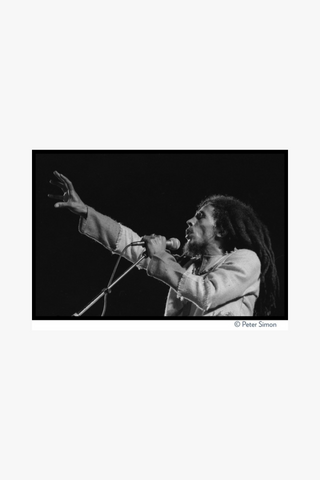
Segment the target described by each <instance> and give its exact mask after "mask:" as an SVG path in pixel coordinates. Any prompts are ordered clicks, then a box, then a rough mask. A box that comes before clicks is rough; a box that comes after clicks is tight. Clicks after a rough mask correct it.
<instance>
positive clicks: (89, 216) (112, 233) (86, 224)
mask: <svg viewBox="0 0 320 480" xmlns="http://www.w3.org/2000/svg"><path fill="white" fill-rule="evenodd" d="M79 232H80V233H82V234H84V235H86V236H87V237H89V238H92V239H93V240H95V241H97V242H98V243H101V244H102V245H103V246H104V247H106V248H108V249H109V250H112V251H113V250H115V249H116V247H117V240H118V238H119V234H120V224H119V223H118V222H116V221H115V220H113V219H112V218H111V217H108V216H107V215H102V214H101V213H99V212H96V211H95V210H94V209H93V208H91V207H87V206H86V209H85V211H84V212H83V214H82V215H81V218H80V221H79Z"/></svg>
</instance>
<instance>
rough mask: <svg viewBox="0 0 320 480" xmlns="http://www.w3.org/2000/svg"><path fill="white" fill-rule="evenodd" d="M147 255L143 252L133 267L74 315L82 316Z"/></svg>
mask: <svg viewBox="0 0 320 480" xmlns="http://www.w3.org/2000/svg"><path fill="white" fill-rule="evenodd" d="M146 257H147V254H146V253H143V254H142V256H141V257H140V258H139V259H138V260H137V261H136V262H135V263H134V264H133V265H131V267H129V268H128V270H126V271H125V272H124V273H123V274H122V275H120V277H118V278H117V279H116V280H115V281H114V282H113V283H112V284H111V285H109V287H106V288H104V289H102V290H101V292H100V293H99V295H97V296H96V297H95V298H94V299H93V300H92V301H91V302H90V303H88V305H87V306H86V307H84V308H83V309H82V310H81V312H79V313H74V314H73V315H72V317H81V315H83V314H84V313H85V312H86V311H87V310H89V308H91V307H92V305H94V304H95V303H97V301H98V300H100V298H101V297H103V295H105V294H108V293H110V291H111V288H112V287H113V286H114V285H115V284H116V283H118V282H119V281H120V280H121V279H122V278H123V277H124V276H125V275H127V273H129V272H130V270H132V269H133V268H134V267H135V266H136V265H138V263H140V262H142V260H144V259H145V258H146Z"/></svg>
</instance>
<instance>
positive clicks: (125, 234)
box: [79, 207, 149, 268]
mask: <svg viewBox="0 0 320 480" xmlns="http://www.w3.org/2000/svg"><path fill="white" fill-rule="evenodd" d="M79 232H80V233H82V234H84V235H86V236H87V237H89V238H91V239H92V240H95V241H96V242H98V243H100V244H101V245H103V246H104V247H105V248H107V249H108V250H110V251H111V252H112V253H117V254H120V253H121V252H122V251H123V250H124V249H125V247H127V246H128V245H129V244H130V243H132V242H137V241H140V240H141V237H140V236H139V235H138V234H137V233H135V232H134V231H133V230H131V229H130V228H128V227H125V226H123V225H121V224H120V223H118V222H117V221H115V220H113V219H112V218H111V217H108V216H107V215H103V214H101V213H99V212H97V211H96V210H94V209H93V208H91V207H88V214H87V218H86V219H84V218H81V219H80V221H79ZM143 251H144V248H143V247H141V246H134V247H129V248H126V250H125V252H124V258H126V259H127V260H129V261H130V262H132V263H135V262H136V261H137V260H138V259H139V258H140V256H141V254H142V252H143ZM148 262H149V259H145V260H143V261H142V262H141V263H139V265H138V268H147V265H148Z"/></svg>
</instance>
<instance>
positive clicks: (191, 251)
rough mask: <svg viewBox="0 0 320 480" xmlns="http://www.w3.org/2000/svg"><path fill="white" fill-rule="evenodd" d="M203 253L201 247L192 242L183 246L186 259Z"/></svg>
mask: <svg viewBox="0 0 320 480" xmlns="http://www.w3.org/2000/svg"><path fill="white" fill-rule="evenodd" d="M202 252H203V245H199V244H198V243H195V242H194V241H193V240H189V241H188V242H187V243H185V245H184V246H183V254H184V255H187V256H188V257H195V256H197V255H201V253H202Z"/></svg>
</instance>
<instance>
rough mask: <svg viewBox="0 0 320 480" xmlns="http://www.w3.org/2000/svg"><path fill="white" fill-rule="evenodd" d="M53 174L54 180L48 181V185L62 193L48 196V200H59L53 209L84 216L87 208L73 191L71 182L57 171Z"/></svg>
mask: <svg viewBox="0 0 320 480" xmlns="http://www.w3.org/2000/svg"><path fill="white" fill-rule="evenodd" d="M53 174H54V175H55V177H56V178H55V179H54V180H50V183H51V184H52V185H55V186H57V187H59V188H60V189H61V190H62V192H63V194H62V195H51V194H49V195H48V197H50V198H54V199H55V200H59V202H57V203H55V204H54V206H55V208H68V209H69V210H70V212H72V213H75V214H76V215H81V216H86V214H87V211H88V207H87V205H85V204H84V203H83V201H82V200H81V198H80V197H79V195H78V194H77V192H76V191H75V189H74V187H73V185H72V182H71V181H70V180H69V179H68V178H67V177H65V176H64V175H62V174H61V173H58V172H57V171H55V172H53Z"/></svg>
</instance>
